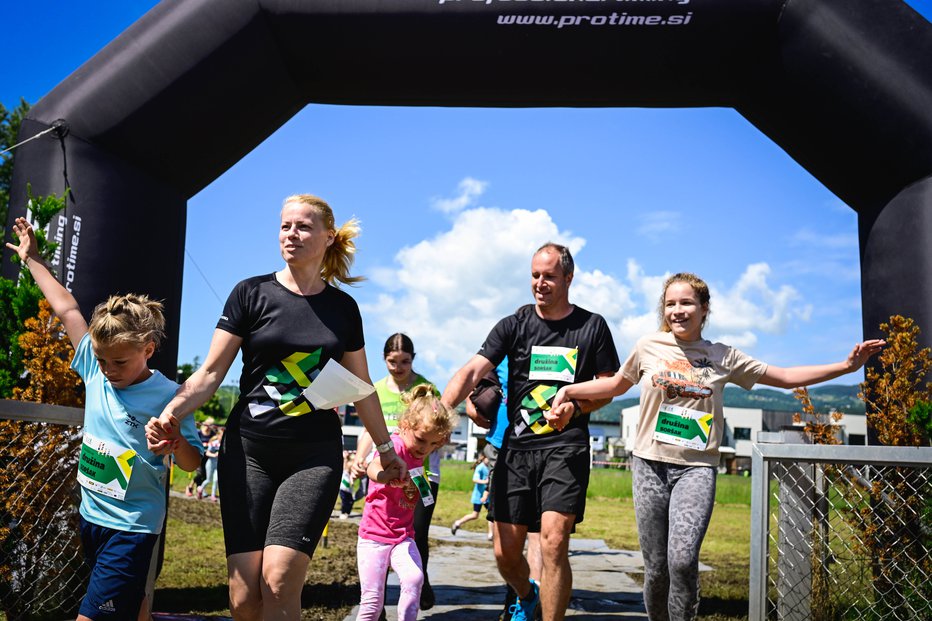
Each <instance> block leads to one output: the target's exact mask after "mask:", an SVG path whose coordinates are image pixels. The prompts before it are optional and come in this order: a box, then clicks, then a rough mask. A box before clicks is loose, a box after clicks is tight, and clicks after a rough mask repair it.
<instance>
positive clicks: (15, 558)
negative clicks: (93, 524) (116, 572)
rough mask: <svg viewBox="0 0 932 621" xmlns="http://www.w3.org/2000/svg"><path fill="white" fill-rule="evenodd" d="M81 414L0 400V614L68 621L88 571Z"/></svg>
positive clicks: (15, 618) (10, 619) (13, 619)
mask: <svg viewBox="0 0 932 621" xmlns="http://www.w3.org/2000/svg"><path fill="white" fill-rule="evenodd" d="M83 417H84V411H83V410H80V409H76V408H66V407H61V406H53V405H41V404H35V403H24V402H19V401H5V400H0V611H2V612H3V613H5V614H6V617H7V619H8V621H19V620H21V619H22V620H25V619H29V620H32V619H37V620H38V619H63V618H68V617H72V618H73V617H74V614H75V613H76V611H77V606H78V604H79V603H80V601H81V597H82V596H83V595H84V589H85V587H86V583H87V574H86V571H85V568H84V565H83V562H82V554H81V543H80V536H79V532H78V510H77V509H78V502H79V500H80V492H79V490H78V486H77V481H76V477H75V474H74V473H75V470H76V468H77V457H78V454H79V450H80V446H81V444H80V443H81V434H80V425H81V424H82V422H83Z"/></svg>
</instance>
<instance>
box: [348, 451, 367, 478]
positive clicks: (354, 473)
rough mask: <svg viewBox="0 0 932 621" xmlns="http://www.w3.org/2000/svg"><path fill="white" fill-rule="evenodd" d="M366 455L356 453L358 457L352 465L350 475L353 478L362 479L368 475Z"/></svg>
mask: <svg viewBox="0 0 932 621" xmlns="http://www.w3.org/2000/svg"><path fill="white" fill-rule="evenodd" d="M366 457H367V456H366V455H363V454H362V453H356V457H355V458H354V459H353V465H352V466H350V476H351V477H352V478H353V479H361V478H362V477H364V476H366V466H367V465H368V464H366Z"/></svg>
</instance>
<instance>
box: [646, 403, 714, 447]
mask: <svg viewBox="0 0 932 621" xmlns="http://www.w3.org/2000/svg"><path fill="white" fill-rule="evenodd" d="M712 418H713V416H712V414H708V413H706V412H700V411H699V410H690V409H689V408H684V407H680V406H678V405H670V404H669V403H664V404H663V405H661V406H660V412H659V413H658V415H657V426H656V427H655V428H654V440H657V441H658V442H664V443H666V444H675V445H677V446H682V447H685V448H690V449H695V450H697V451H704V450H705V447H706V446H707V445H708V443H709V436H710V435H711V434H712Z"/></svg>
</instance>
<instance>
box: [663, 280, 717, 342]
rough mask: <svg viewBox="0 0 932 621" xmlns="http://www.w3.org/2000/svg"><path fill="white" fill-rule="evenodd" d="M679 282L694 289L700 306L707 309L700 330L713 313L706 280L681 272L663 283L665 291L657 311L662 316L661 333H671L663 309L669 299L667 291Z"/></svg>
mask: <svg viewBox="0 0 932 621" xmlns="http://www.w3.org/2000/svg"><path fill="white" fill-rule="evenodd" d="M677 282H681V283H685V284H687V285H689V286H690V287H692V288H693V291H695V293H696V297H697V298H698V300H699V306H701V307H702V308H703V309H705V315H704V316H703V317H702V325H701V326H700V328H704V327H705V322H706V321H707V320H708V319H709V313H711V312H712V310H711V309H710V308H709V301H710V300H711V296H710V295H709V285H707V284H706V282H705V281H704V280H702V279H701V278H699V277H698V276H696V275H695V274H692V273H690V272H680V273H679V274H674V275H673V276H670V277H669V278H667V279H666V280H665V281H664V283H663V291H662V292H661V294H660V306H659V307H658V309H657V312H658V314H659V315H660V331H661V332H670V326H668V325H667V322H666V321H665V320H664V318H663V308H664V306H665V303H666V299H667V289H669V288H670V285H672V284H673V283H677Z"/></svg>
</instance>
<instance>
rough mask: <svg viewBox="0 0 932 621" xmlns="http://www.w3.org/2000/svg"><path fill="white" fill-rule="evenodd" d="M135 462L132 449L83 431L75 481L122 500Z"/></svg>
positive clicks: (99, 492)
mask: <svg viewBox="0 0 932 621" xmlns="http://www.w3.org/2000/svg"><path fill="white" fill-rule="evenodd" d="M135 462H136V452H135V451H133V450H131V449H128V448H125V447H122V446H118V445H116V444H114V443H112V442H107V441H105V440H98V439H97V438H95V437H94V436H92V435H91V434H89V433H87V432H85V433H84V442H83V443H82V444H81V458H80V459H79V460H78V483H79V484H80V485H81V486H82V487H84V488H86V489H89V490H91V491H94V492H97V493H98V494H103V495H104V496H109V497H110V498H116V499H117V500H123V499H124V498H126V489H127V488H128V487H129V480H130V477H132V476H133V464H134V463H135Z"/></svg>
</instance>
